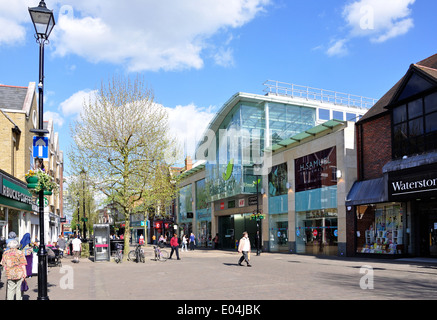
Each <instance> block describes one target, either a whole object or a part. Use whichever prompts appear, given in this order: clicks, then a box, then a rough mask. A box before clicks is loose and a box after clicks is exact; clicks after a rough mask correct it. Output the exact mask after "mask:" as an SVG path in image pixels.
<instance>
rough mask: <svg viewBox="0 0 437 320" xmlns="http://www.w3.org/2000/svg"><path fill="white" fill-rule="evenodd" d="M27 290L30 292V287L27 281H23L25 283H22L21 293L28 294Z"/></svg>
mask: <svg viewBox="0 0 437 320" xmlns="http://www.w3.org/2000/svg"><path fill="white" fill-rule="evenodd" d="M27 290H29V286H28V285H27V281H26V279H23V282H21V291H22V292H26V291H27Z"/></svg>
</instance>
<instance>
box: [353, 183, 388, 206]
mask: <svg viewBox="0 0 437 320" xmlns="http://www.w3.org/2000/svg"><path fill="white" fill-rule="evenodd" d="M387 201H388V197H387V192H386V183H385V180H384V178H378V179H373V180H364V181H357V182H355V183H354V185H353V186H352V188H351V190H350V191H349V194H348V195H347V197H346V205H347V206H357V205H361V204H372V203H380V202H387Z"/></svg>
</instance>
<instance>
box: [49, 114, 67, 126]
mask: <svg viewBox="0 0 437 320" xmlns="http://www.w3.org/2000/svg"><path fill="white" fill-rule="evenodd" d="M44 119H46V120H48V119H52V120H53V123H54V124H56V125H58V126H59V127H62V126H63V125H64V122H65V120H64V118H62V116H61V115H60V114H59V113H57V112H52V111H46V112H44Z"/></svg>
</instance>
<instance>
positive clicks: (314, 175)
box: [294, 147, 337, 192]
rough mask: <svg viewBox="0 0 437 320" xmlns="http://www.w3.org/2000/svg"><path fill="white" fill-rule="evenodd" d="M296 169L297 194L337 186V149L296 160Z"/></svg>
mask: <svg viewBox="0 0 437 320" xmlns="http://www.w3.org/2000/svg"><path fill="white" fill-rule="evenodd" d="M294 167H295V177H296V192H300V191H307V190H313V189H318V188H322V187H329V186H334V185H336V184H337V176H336V174H337V155H336V147H332V148H329V149H325V150H322V151H319V152H316V153H312V154H309V155H307V156H305V157H302V158H299V159H296V160H295V162H294Z"/></svg>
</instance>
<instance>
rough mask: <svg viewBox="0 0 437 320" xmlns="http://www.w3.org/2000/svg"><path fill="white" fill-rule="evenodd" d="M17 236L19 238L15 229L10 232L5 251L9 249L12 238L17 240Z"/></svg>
mask: <svg viewBox="0 0 437 320" xmlns="http://www.w3.org/2000/svg"><path fill="white" fill-rule="evenodd" d="M16 238H17V234H16V233H15V232H14V231H11V232H9V234H8V238H7V239H6V248H5V251H7V250H9V248H8V243H9V242H10V241H11V240H15V239H16Z"/></svg>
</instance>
